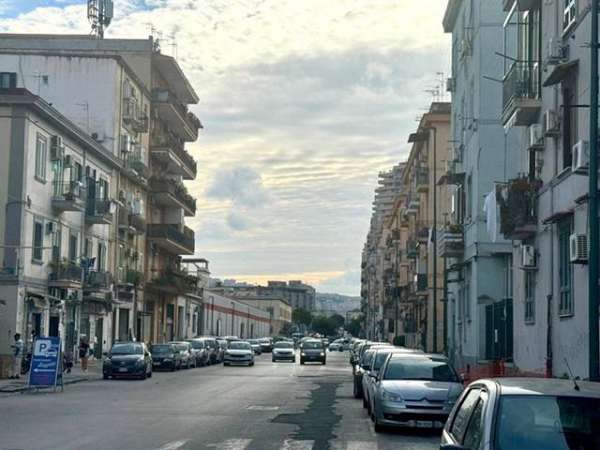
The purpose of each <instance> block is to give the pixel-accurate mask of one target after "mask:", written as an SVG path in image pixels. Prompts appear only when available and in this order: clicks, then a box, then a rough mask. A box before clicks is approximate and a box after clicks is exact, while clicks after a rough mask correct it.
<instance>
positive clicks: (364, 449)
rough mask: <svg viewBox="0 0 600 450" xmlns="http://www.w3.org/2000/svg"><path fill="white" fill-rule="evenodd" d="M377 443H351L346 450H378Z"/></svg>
mask: <svg viewBox="0 0 600 450" xmlns="http://www.w3.org/2000/svg"><path fill="white" fill-rule="evenodd" d="M378 448H379V447H378V446H377V442H373V441H349V442H348V443H347V445H346V450H377V449H378Z"/></svg>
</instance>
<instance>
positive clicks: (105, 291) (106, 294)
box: [83, 271, 113, 304]
mask: <svg viewBox="0 0 600 450" xmlns="http://www.w3.org/2000/svg"><path fill="white" fill-rule="evenodd" d="M112 284H113V277H112V274H111V273H110V272H106V271H98V272H89V273H88V274H87V275H86V277H85V283H84V285H83V300H84V301H88V302H98V303H104V304H111V303H112Z"/></svg>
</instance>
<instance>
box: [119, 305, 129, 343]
mask: <svg viewBox="0 0 600 450" xmlns="http://www.w3.org/2000/svg"><path fill="white" fill-rule="evenodd" d="M128 331H129V310H128V309H125V308H120V309H119V340H120V341H128V340H129V333H128Z"/></svg>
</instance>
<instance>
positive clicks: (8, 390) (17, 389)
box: [0, 377, 102, 394]
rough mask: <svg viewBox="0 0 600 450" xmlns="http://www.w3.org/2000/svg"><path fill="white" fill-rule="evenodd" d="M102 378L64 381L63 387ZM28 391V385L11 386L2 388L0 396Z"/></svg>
mask: <svg viewBox="0 0 600 450" xmlns="http://www.w3.org/2000/svg"><path fill="white" fill-rule="evenodd" d="M101 379H102V377H91V378H90V377H86V378H72V379H70V380H64V381H63V385H64V386H68V385H70V384H77V383H83V382H85V381H100V380H101ZM39 389H52V387H47V388H46V387H42V388H39ZM27 390H28V388H27V386H26V385H22V386H14V387H13V386H9V387H6V388H0V394H14V393H17V392H26V391H27Z"/></svg>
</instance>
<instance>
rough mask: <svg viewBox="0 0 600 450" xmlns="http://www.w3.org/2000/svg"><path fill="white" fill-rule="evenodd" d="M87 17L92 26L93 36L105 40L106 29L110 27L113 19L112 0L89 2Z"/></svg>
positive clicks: (90, 0) (93, 0)
mask: <svg viewBox="0 0 600 450" xmlns="http://www.w3.org/2000/svg"><path fill="white" fill-rule="evenodd" d="M87 7H88V11H87V16H88V20H89V21H90V24H91V25H92V33H91V34H92V35H95V36H96V37H97V38H98V39H103V38H104V28H106V27H108V26H109V25H110V21H111V20H112V18H113V9H114V8H113V1H112V0H88V2H87Z"/></svg>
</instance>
